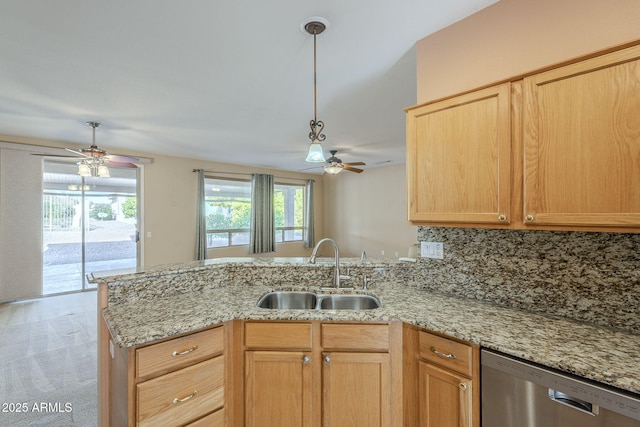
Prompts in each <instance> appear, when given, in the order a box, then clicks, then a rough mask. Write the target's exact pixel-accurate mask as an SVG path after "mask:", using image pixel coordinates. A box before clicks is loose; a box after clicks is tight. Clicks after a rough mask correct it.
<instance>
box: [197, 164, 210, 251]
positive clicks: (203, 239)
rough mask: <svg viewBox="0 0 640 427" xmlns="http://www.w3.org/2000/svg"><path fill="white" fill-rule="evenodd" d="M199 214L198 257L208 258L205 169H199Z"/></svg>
mask: <svg viewBox="0 0 640 427" xmlns="http://www.w3.org/2000/svg"><path fill="white" fill-rule="evenodd" d="M197 172H198V203H197V210H198V216H197V218H196V259H197V260H200V259H207V209H206V203H205V200H204V197H205V195H204V170H202V169H198V171H197Z"/></svg>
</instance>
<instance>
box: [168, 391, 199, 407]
mask: <svg viewBox="0 0 640 427" xmlns="http://www.w3.org/2000/svg"><path fill="white" fill-rule="evenodd" d="M196 394H198V390H193V393H191V394H190V395H189V396H187V397H183V398H182V399H179V398H177V397H174V398H173V404H174V405H175V404H176V403H182V402H186V401H187V400H189V399H191V398H192V397H193V396H195V395H196Z"/></svg>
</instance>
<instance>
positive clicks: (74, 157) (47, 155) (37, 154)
mask: <svg viewBox="0 0 640 427" xmlns="http://www.w3.org/2000/svg"><path fill="white" fill-rule="evenodd" d="M31 155H32V156H41V157H64V158H66V159H78V158H80V157H78V156H68V155H66V154H46V153H31Z"/></svg>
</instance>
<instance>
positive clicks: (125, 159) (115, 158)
mask: <svg viewBox="0 0 640 427" xmlns="http://www.w3.org/2000/svg"><path fill="white" fill-rule="evenodd" d="M104 158H105V159H106V160H108V161H109V162H116V163H135V162H139V161H140V159H139V158H137V157H130V156H121V155H120V154H107V155H106V156H104Z"/></svg>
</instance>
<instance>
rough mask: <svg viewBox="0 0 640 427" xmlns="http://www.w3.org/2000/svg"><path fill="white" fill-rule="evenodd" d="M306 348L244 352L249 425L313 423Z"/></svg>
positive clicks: (277, 426) (288, 426) (278, 426)
mask: <svg viewBox="0 0 640 427" xmlns="http://www.w3.org/2000/svg"><path fill="white" fill-rule="evenodd" d="M305 356H309V357H310V355H308V354H306V353H304V352H294V351H291V352H279V351H247V352H245V408H246V425H247V426H261V427H269V426H273V427H302V426H310V425H311V406H312V381H311V364H310V363H305V362H304V358H305Z"/></svg>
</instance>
